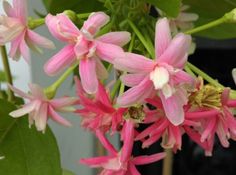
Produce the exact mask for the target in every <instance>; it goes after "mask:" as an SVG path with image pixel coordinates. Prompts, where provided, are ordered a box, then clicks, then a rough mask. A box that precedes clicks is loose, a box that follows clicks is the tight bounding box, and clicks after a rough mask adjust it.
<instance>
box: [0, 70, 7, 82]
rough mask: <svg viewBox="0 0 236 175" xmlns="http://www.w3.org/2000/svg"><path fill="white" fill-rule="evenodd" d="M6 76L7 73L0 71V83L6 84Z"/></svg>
mask: <svg viewBox="0 0 236 175" xmlns="http://www.w3.org/2000/svg"><path fill="white" fill-rule="evenodd" d="M6 81H7V80H6V76H5V72H3V71H2V70H0V82H6Z"/></svg>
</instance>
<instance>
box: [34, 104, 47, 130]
mask: <svg viewBox="0 0 236 175" xmlns="http://www.w3.org/2000/svg"><path fill="white" fill-rule="evenodd" d="M47 120H48V105H47V103H42V104H41V105H40V108H39V110H37V111H36V113H35V116H34V121H35V126H36V128H37V130H38V131H42V132H43V133H44V132H45V130H46V126H47Z"/></svg>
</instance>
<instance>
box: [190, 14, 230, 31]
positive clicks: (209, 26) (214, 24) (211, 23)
mask: <svg viewBox="0 0 236 175" xmlns="http://www.w3.org/2000/svg"><path fill="white" fill-rule="evenodd" d="M225 22H227V20H226V18H225V17H224V16H223V17H221V18H219V19H217V20H215V21H212V22H210V23H207V24H204V25H202V26H199V27H196V28H194V29H191V30H189V31H186V32H185V34H189V35H191V34H194V33H198V32H201V31H203V30H206V29H210V28H212V27H216V26H218V25H220V24H223V23H225Z"/></svg>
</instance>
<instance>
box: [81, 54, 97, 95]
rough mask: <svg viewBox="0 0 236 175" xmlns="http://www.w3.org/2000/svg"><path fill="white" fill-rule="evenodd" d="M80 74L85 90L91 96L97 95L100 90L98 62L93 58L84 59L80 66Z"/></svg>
mask: <svg viewBox="0 0 236 175" xmlns="http://www.w3.org/2000/svg"><path fill="white" fill-rule="evenodd" d="M79 73H80V78H81V83H82V86H83V88H84V90H85V91H86V92H87V93H89V94H94V93H96V92H97V90H98V79H97V75H96V61H95V60H94V59H93V58H90V59H82V60H81V61H80V65H79Z"/></svg>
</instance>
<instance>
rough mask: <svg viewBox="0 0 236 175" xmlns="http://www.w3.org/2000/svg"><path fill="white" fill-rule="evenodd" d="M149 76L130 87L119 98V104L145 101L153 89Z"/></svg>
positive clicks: (125, 104)
mask: <svg viewBox="0 0 236 175" xmlns="http://www.w3.org/2000/svg"><path fill="white" fill-rule="evenodd" d="M153 89H154V88H153V85H152V82H151V81H150V80H149V78H146V79H144V80H143V81H142V82H141V83H140V84H139V85H137V86H134V87H132V88H130V89H129V90H128V91H126V92H125V93H124V94H123V95H122V96H119V97H118V98H117V104H118V105H120V106H122V107H126V106H129V105H132V104H135V103H143V102H144V101H145V99H146V98H148V97H149V96H150V94H151V93H152V91H153Z"/></svg>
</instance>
